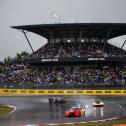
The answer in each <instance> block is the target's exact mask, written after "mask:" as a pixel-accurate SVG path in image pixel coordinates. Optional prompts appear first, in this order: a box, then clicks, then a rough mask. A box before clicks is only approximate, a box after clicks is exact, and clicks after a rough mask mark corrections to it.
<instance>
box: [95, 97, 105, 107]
mask: <svg viewBox="0 0 126 126" xmlns="http://www.w3.org/2000/svg"><path fill="white" fill-rule="evenodd" d="M103 106H104V103H103V102H102V101H101V99H95V100H94V102H93V107H103Z"/></svg>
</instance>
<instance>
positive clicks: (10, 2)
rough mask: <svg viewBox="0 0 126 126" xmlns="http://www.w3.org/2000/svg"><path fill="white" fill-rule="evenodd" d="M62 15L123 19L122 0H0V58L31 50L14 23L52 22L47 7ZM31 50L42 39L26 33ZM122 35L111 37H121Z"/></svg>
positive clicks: (81, 18)
mask: <svg viewBox="0 0 126 126" xmlns="http://www.w3.org/2000/svg"><path fill="white" fill-rule="evenodd" d="M53 10H56V11H57V13H58V14H59V15H62V19H61V22H62V23H68V22H69V23H73V22H76V21H77V22H78V23H80V22H81V23H85V22H94V23H95V22H106V23H110V22H112V23H126V0H0V61H1V60H3V59H4V58H5V57H7V56H12V57H13V56H15V55H16V53H19V52H21V51H28V52H31V50H30V47H29V45H28V44H27V41H26V39H25V37H24V35H23V34H22V33H21V32H19V31H17V30H15V29H12V28H10V26H15V25H29V24H43V23H54V21H53V20H52V19H51V17H50V15H51V11H53ZM28 37H29V39H30V42H31V44H32V46H33V48H34V50H36V49H38V48H40V47H41V46H42V45H43V44H45V42H46V41H45V40H44V39H43V38H42V37H40V36H38V35H36V34H33V33H28ZM124 39H126V37H125V36H124V37H122V38H121V39H118V40H114V41H120V43H119V44H118V45H121V42H123V41H124Z"/></svg>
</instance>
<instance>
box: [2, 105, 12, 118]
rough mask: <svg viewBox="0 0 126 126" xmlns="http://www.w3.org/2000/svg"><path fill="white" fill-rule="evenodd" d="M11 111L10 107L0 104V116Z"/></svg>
mask: <svg viewBox="0 0 126 126" xmlns="http://www.w3.org/2000/svg"><path fill="white" fill-rule="evenodd" d="M11 111H12V108H10V107H8V106H5V105H1V104H0V117H2V116H4V115H6V114H8V113H9V112H11Z"/></svg>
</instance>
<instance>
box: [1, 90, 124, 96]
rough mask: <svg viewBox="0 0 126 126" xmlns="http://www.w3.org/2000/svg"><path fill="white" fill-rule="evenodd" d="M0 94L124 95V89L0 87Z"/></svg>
mask: <svg viewBox="0 0 126 126" xmlns="http://www.w3.org/2000/svg"><path fill="white" fill-rule="evenodd" d="M0 94H7V95H13V94H14V95H126V90H47V89H45V90H44V89H42V90H37V89H36V90H34V89H0Z"/></svg>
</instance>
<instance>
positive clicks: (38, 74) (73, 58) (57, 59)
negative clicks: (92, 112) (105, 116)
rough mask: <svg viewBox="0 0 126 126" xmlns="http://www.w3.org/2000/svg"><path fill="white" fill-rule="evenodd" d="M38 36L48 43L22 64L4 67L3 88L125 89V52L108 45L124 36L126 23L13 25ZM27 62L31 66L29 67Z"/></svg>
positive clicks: (0, 76)
mask: <svg viewBox="0 0 126 126" xmlns="http://www.w3.org/2000/svg"><path fill="white" fill-rule="evenodd" d="M12 28H15V29H18V30H20V31H21V32H23V33H24V35H25V37H26V39H27V40H28V38H27V36H26V33H25V31H27V32H33V33H36V34H38V35H40V36H42V37H45V38H46V39H47V44H46V45H44V46H42V47H41V48H39V49H38V50H37V51H34V50H33V48H32V46H31V44H30V42H29V40H28V43H29V45H30V47H31V49H32V51H33V52H32V53H31V55H30V56H29V57H28V58H27V60H26V61H25V63H22V64H12V65H7V64H6V65H5V64H4V66H3V67H4V70H5V72H4V73H1V74H0V80H1V81H0V83H1V85H0V86H1V87H4V88H8V87H9V88H35V89H36V88H40V89H41V88H72V89H73V88H81V89H82V88H84V89H85V88H86V89H104V88H105V89H106V88H109V89H110V88H111V89H113V88H114V89H124V88H125V85H126V51H125V50H124V49H123V47H124V45H125V42H126V41H124V43H123V44H122V47H121V48H119V47H116V46H114V45H112V44H111V43H108V40H109V39H112V38H115V37H118V36H121V35H125V34H126V24H124V23H68V24H41V25H25V26H13V27H12ZM26 63H27V64H28V65H27V66H26Z"/></svg>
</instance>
